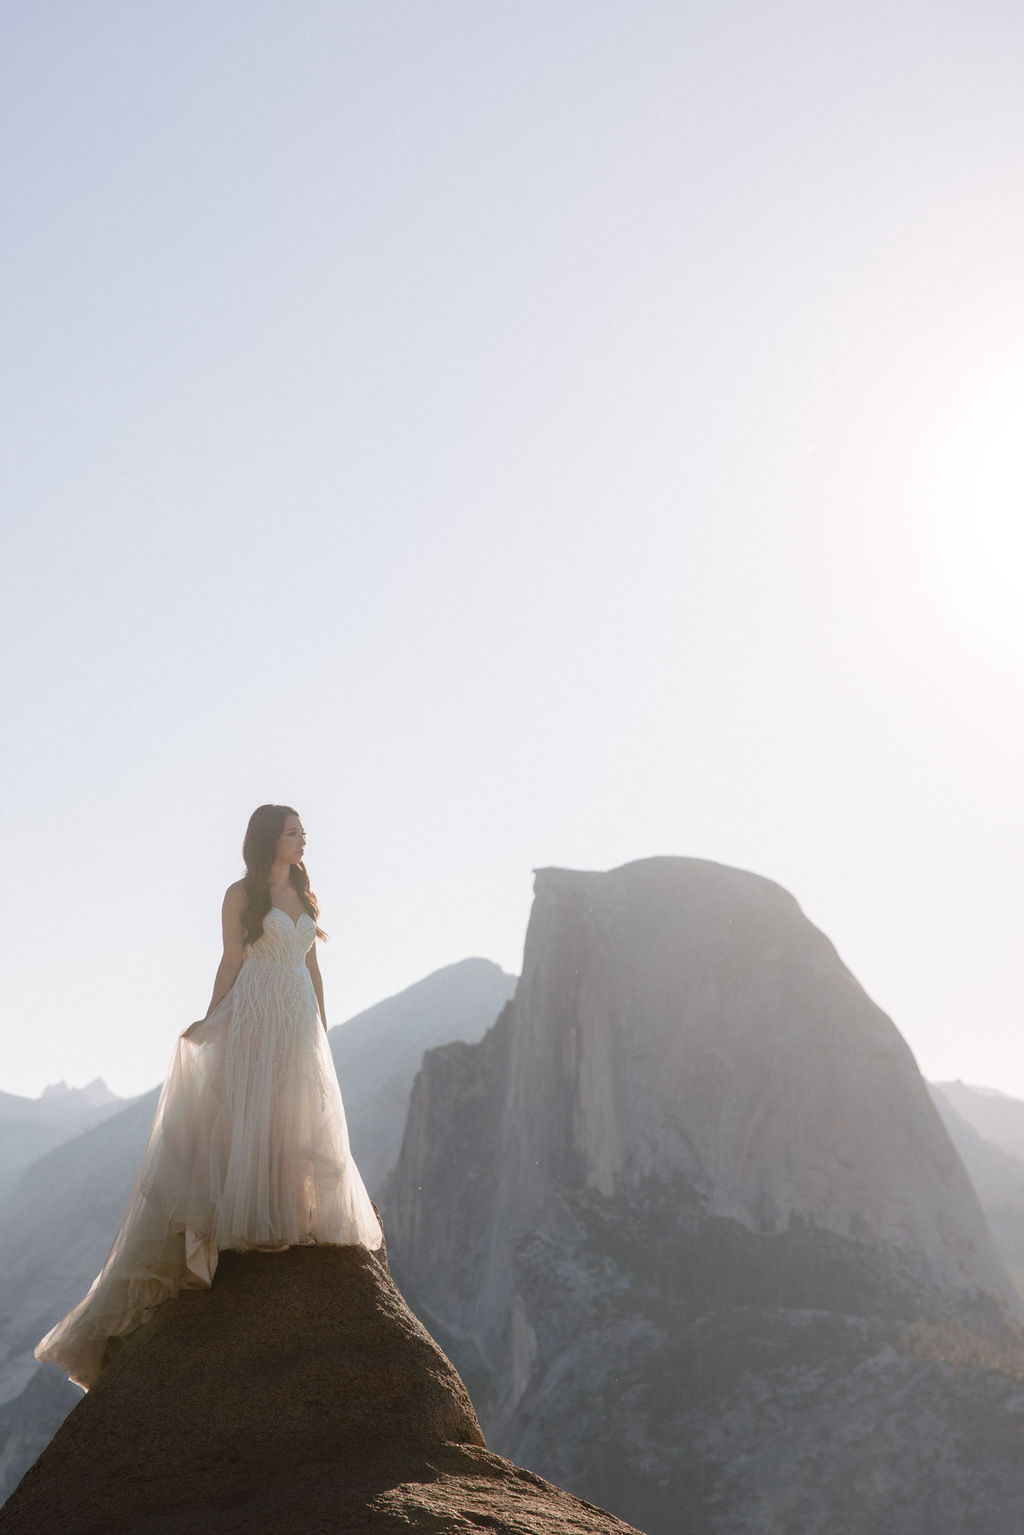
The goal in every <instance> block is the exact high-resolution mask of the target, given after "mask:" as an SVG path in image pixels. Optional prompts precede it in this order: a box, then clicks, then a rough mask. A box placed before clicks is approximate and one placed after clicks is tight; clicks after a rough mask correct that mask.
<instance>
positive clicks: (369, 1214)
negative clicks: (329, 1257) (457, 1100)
mask: <svg viewBox="0 0 1024 1535" xmlns="http://www.w3.org/2000/svg"><path fill="white" fill-rule="evenodd" d="M315 937H316V929H315V924H314V922H313V919H312V918H311V917H310V916H308V915H306V914H305V913H304V914H303V915H302V916H301V917H300V918H299V920H298V921H297V922H293V921H292V919H291V917H289V916H288V914H287V913H286V912H283V911H280V910H279V909H278V908H277V907H272V908H271V910H270V911H269V912H268V914H267V916H266V918H265V919H264V926H263V933H262V935H261V937H260V938H259V939H258V940H257V941H256V942H255V943H254V944H252V945H251V946H250V947H249V948H248V949H247V950H246V952H245V957H244V959H243V962H242V968H241V970H240V971H239V974H238V978H237V980H236V981H235V984H234V986H233V987H232V989H231V991H230V992H229V993H228V995H227V996H226V997H225V998H224V1000H223V1001H222V1002H221V1003H220V1004H219V1006H218V1007H216V1008H215V1009H214V1011H213V1012H212V1013H211V1014H210V1015H209V1017H208V1018H206V1019H205V1020H204V1021H203V1022H202V1023H200V1024H196V1025H193V1027H192V1028H191V1029H190V1030H188V1031H187V1032H186V1033H185V1034H183V1035H182V1036H181V1038H180V1039H179V1040H178V1043H177V1049H176V1051H175V1055H174V1058H173V1060H172V1062H171V1069H170V1071H169V1073H168V1076H167V1080H166V1082H165V1083H164V1089H163V1092H162V1094H161V1096H160V1102H159V1104H158V1106H157V1111H156V1116H155V1118H154V1120H153V1128H152V1131H151V1132H150V1137H149V1144H148V1146H147V1148H146V1153H145V1156H144V1158H143V1162H142V1169H141V1171H140V1173H139V1177H138V1180H137V1182H136V1185H135V1188H134V1190H133V1192H132V1196H131V1199H130V1200H129V1202H128V1208H127V1210H126V1211H125V1214H124V1218H123V1219H122V1221H121V1225H120V1228H119V1230H118V1232H117V1236H116V1237H115V1239H114V1245H113V1247H112V1248H111V1250H110V1256H109V1257H108V1258H107V1261H106V1263H105V1264H104V1266H103V1269H102V1271H101V1272H100V1274H99V1275H98V1276H97V1277H96V1279H95V1280H94V1281H93V1284H92V1287H91V1289H90V1290H89V1293H88V1295H86V1297H85V1298H84V1300H82V1301H80V1302H79V1304H78V1305H77V1306H76V1307H75V1309H74V1310H73V1311H72V1312H70V1313H69V1314H68V1316H66V1317H65V1318H64V1320H63V1321H62V1322H59V1323H58V1324H57V1326H56V1327H54V1328H53V1329H52V1330H51V1331H50V1332H48V1333H47V1335H46V1337H45V1338H43V1340H42V1342H41V1343H40V1344H39V1345H38V1347H37V1348H36V1358H37V1359H39V1360H42V1361H45V1362H50V1363H54V1364H58V1365H60V1366H61V1368H62V1369H63V1370H64V1371H65V1372H66V1374H68V1375H69V1376H70V1378H71V1379H72V1380H73V1381H75V1382H76V1383H77V1384H78V1385H80V1386H82V1387H84V1388H85V1389H86V1390H88V1388H89V1386H90V1385H91V1384H92V1382H93V1381H94V1380H95V1378H96V1376H97V1375H98V1373H99V1370H100V1367H101V1365H102V1362H103V1356H104V1353H105V1352H106V1348H107V1340H108V1339H109V1338H111V1337H122V1336H124V1335H125V1334H126V1333H129V1332H131V1331H132V1330H133V1329H134V1328H135V1327H138V1326H139V1325H140V1324H141V1323H142V1322H144V1321H146V1320H147V1319H148V1317H149V1316H150V1315H151V1314H152V1312H153V1309H154V1307H156V1306H158V1305H159V1304H160V1302H161V1301H164V1300H167V1299H169V1297H171V1296H173V1295H176V1294H177V1293H178V1292H179V1291H180V1290H182V1289H187V1288H190V1287H198V1286H203V1285H208V1284H210V1283H211V1282H212V1280H213V1276H214V1272H215V1270H216V1267H217V1256H218V1253H219V1252H221V1251H222V1250H223V1249H226V1248H241V1249H246V1248H253V1247H263V1246H284V1245H288V1246H294V1245H296V1244H301V1243H316V1242H320V1243H332V1244H337V1245H348V1244H352V1243H361V1244H362V1245H364V1246H366V1247H370V1248H377V1247H379V1246H380V1244H381V1229H380V1223H379V1221H378V1219H377V1216H376V1214H375V1212H374V1209H373V1206H372V1204H371V1203H370V1198H369V1195H368V1194H367V1192H366V1189H365V1187H364V1186H363V1180H362V1178H361V1177H360V1175H359V1170H358V1168H357V1167H356V1165H355V1162H354V1161H353V1160H352V1155H351V1151H350V1149H349V1140H348V1127H347V1125H346V1122H345V1110H344V1107H343V1105H342V1100H341V1092H340V1090H339V1087H338V1079H337V1076H336V1074H335V1070H334V1061H333V1059H332V1057H331V1052H330V1048H329V1046H328V1044H327V1036H326V1034H325V1033H324V1030H323V1027H322V1025H321V1022H320V1015H319V1012H318V1009H317V1004H316V997H315V994H314V991H313V985H312V979H311V977H310V973H309V970H308V968H307V966H306V953H307V951H308V950H309V948H310V947H311V946H312V944H313V943H314V941H315Z"/></svg>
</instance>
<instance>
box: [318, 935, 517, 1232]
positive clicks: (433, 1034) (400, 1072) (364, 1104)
mask: <svg viewBox="0 0 1024 1535" xmlns="http://www.w3.org/2000/svg"><path fill="white" fill-rule="evenodd" d="M515 986H516V977H515V976H513V975H506V974H505V972H504V971H503V970H501V969H500V968H499V967H498V966H497V965H495V964H493V963H492V962H491V961H490V960H488V959H464V960H462V961H461V962H460V963H458V964H455V965H446V966H445V967H444V969H442V970H436V971H434V973H433V974H432V975H428V976H426V977H425V978H424V979H423V980H422V981H417V983H416V984H415V985H414V986H410V987H408V989H407V990H405V991H403V992H399V994H398V995H397V996H394V997H388V998H387V1000H386V1001H384V1002H378V1003H377V1004H376V1006H374V1007H371V1008H368V1009H367V1010H366V1012H363V1013H358V1014H357V1015H356V1016H355V1017H354V1018H350V1019H349V1020H348V1022H347V1023H343V1024H341V1025H340V1026H339V1027H338V1028H335V1029H331V1030H330V1031H329V1033H328V1039H329V1040H330V1044H331V1051H332V1053H333V1055H334V1064H335V1067H336V1068H337V1072H338V1080H339V1082H340V1083H341V1091H342V1096H343V1098H344V1100H345V1112H346V1114H347V1117H348V1127H349V1135H350V1137H351V1141H352V1150H353V1153H354V1155H355V1158H356V1161H357V1162H358V1164H359V1168H360V1171H361V1172H362V1175H363V1181H364V1182H365V1184H366V1186H367V1188H368V1189H369V1191H370V1193H371V1195H372V1196H373V1198H374V1199H376V1200H377V1201H378V1202H379V1201H380V1199H381V1197H382V1193H383V1188H384V1180H385V1178H386V1177H387V1174H388V1173H389V1172H390V1171H391V1169H392V1168H393V1167H394V1165H395V1163H396V1162H397V1161H398V1152H399V1148H400V1147H401V1144H402V1132H403V1131H404V1129H405V1119H406V1114H407V1112H408V1108H409V1093H410V1091H411V1090H412V1084H413V1081H414V1080H415V1077H416V1073H417V1072H418V1071H419V1068H420V1062H421V1060H422V1059H423V1052H424V1050H429V1049H431V1048H432V1047H433V1046H435V1045H440V1044H445V1043H447V1042H448V1041H449V1040H456V1039H461V1040H467V1041H470V1042H472V1041H475V1040H478V1039H480V1038H481V1036H482V1035H483V1034H484V1033H485V1032H486V1031H487V1029H489V1028H490V1026H491V1024H492V1023H493V1022H494V1020H495V1018H497V1016H498V1014H499V1013H500V1012H501V1009H502V1008H503V1007H504V1005H505V1003H506V1002H507V1001H508V999H509V998H510V997H511V995H512V993H513V992H514V991H515Z"/></svg>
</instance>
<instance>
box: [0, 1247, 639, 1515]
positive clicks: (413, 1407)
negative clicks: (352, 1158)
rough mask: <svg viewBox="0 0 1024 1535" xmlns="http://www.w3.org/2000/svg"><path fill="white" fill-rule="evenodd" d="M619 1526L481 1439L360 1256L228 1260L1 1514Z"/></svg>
mask: <svg viewBox="0 0 1024 1535" xmlns="http://www.w3.org/2000/svg"><path fill="white" fill-rule="evenodd" d="M396 1525H399V1526H403V1527H407V1528H412V1529H429V1530H453V1531H455V1530H471V1529H473V1528H478V1527H480V1526H482V1525H486V1526H487V1527H489V1528H494V1529H499V1530H504V1529H507V1530H509V1531H512V1530H515V1531H522V1530H538V1531H544V1530H548V1529H550V1530H552V1531H554V1530H563V1531H571V1530H579V1531H594V1532H595V1535H596V1532H606V1535H615V1532H616V1531H623V1530H624V1527H623V1526H622V1525H620V1524H619V1522H618V1521H617V1520H614V1519H612V1518H611V1517H610V1516H608V1515H606V1514H603V1513H602V1512H601V1511H600V1510H597V1509H594V1508H591V1507H589V1506H588V1505H586V1504H583V1503H580V1502H579V1501H578V1500H576V1499H574V1498H572V1497H570V1496H569V1495H568V1494H566V1493H562V1492H559V1491H558V1489H556V1488H552V1487H549V1486H547V1484H545V1483H543V1482H542V1481H540V1479H539V1478H537V1477H535V1476H533V1475H531V1474H530V1473H528V1472H523V1471H520V1470H518V1469H517V1468H516V1467H515V1466H512V1465H511V1464H509V1463H508V1462H506V1461H503V1460H502V1459H501V1458H500V1457H498V1456H496V1455H491V1454H489V1453H488V1452H487V1450H486V1449H485V1447H484V1444H483V1436H482V1434H481V1432H480V1428H479V1425H478V1423H477V1420H476V1416H475V1414H474V1412H473V1408H472V1404H471V1403H470V1400H469V1397H468V1396H467V1394H466V1390H465V1387H464V1386H463V1384H462V1382H461V1381H460V1379H459V1377H458V1375H457V1374H456V1373H455V1371H454V1369H453V1368H452V1366H451V1365H450V1364H449V1362H448V1360H447V1359H446V1358H445V1357H444V1355H443V1354H442V1353H441V1351H440V1350H439V1349H438V1348H437V1346H436V1344H435V1343H434V1342H433V1340H432V1339H431V1338H430V1337H429V1336H428V1334H427V1333H426V1332H425V1331H424V1330H423V1328H422V1327H421V1326H420V1324H419V1323H418V1322H417V1321H416V1320H415V1318H414V1317H413V1316H412V1315H411V1313H410V1312H409V1310H408V1308H407V1307H406V1306H405V1304H404V1302H403V1300H402V1298H401V1296H400V1295H399V1293H398V1291H397V1290H396V1289H395V1287H394V1285H393V1284H392V1283H391V1280H390V1278H389V1276H388V1273H387V1269H386V1265H385V1263H384V1262H382V1261H381V1260H380V1258H379V1257H378V1256H377V1255H374V1254H371V1253H369V1252H367V1251H366V1250H365V1249H362V1248H355V1247H345V1248H330V1247H327V1248H296V1249H292V1250H291V1251H289V1252H287V1253H281V1254H261V1253H248V1254H226V1255H224V1256H223V1257H222V1260H221V1266H220V1268H219V1269H218V1273H217V1279H216V1282H215V1284H214V1286H213V1288H212V1289H211V1290H209V1291H204V1292H198V1293H192V1294H189V1295H186V1296H182V1297H179V1299H177V1300H175V1301H171V1302H168V1303H167V1304H166V1305H164V1306H162V1307H161V1308H160V1309H159V1311H158V1312H157V1313H156V1315H155V1316H154V1318H153V1320H152V1321H151V1322H150V1323H149V1324H148V1325H147V1326H146V1327H143V1328H140V1329H139V1331H138V1332H137V1333H134V1334H133V1335H132V1336H131V1337H130V1338H129V1339H128V1340H127V1342H126V1343H125V1344H124V1345H123V1347H122V1348H121V1350H120V1351H119V1353H118V1354H117V1355H116V1356H115V1357H114V1358H113V1360H112V1361H111V1363H110V1364H109V1365H108V1366H107V1367H106V1369H105V1370H104V1371H103V1373H102V1375H101V1376H100V1378H99V1380H98V1381H97V1383H96V1385H95V1386H94V1387H93V1389H92V1391H90V1392H89V1394H88V1396H86V1397H85V1398H84V1399H83V1400H82V1402H81V1403H80V1405H79V1406H78V1407H77V1408H76V1409H75V1411H74V1412H73V1413H72V1414H71V1416H70V1417H69V1418H68V1419H67V1421H66V1422H65V1423H64V1425H63V1427H62V1428H61V1429H60V1431H59V1432H58V1433H57V1435H56V1437H55V1438H54V1440H53V1442H52V1443H51V1445H50V1446H49V1448H48V1449H47V1450H46V1451H45V1453H44V1454H43V1456H42V1457H41V1458H40V1460H39V1461H38V1462H37V1463H36V1465H35V1466H34V1467H33V1468H32V1470H31V1471H30V1472H29V1473H28V1475H27V1476H26V1477H25V1478H24V1479H23V1481H22V1483H21V1485H20V1487H19V1488H18V1490H17V1491H16V1492H15V1494H14V1495H13V1497H12V1498H10V1499H9V1500H8V1502H7V1504H6V1505H5V1506H4V1508H3V1510H2V1511H0V1530H2V1531H3V1532H4V1535H22V1532H29V1531H31V1532H33V1535H36V1532H40V1531H44V1530H60V1531H62V1532H65V1535H101V1532H102V1535H122V1532H123V1535H144V1532H147V1531H153V1532H154V1535H156V1532H160V1535H171V1532H179V1531H180V1532H182V1535H185V1532H190V1535H193V1532H196V1531H199V1530H201V1531H203V1532H204V1535H205V1532H220V1531H224V1532H227V1531H245V1532H247V1535H260V1532H263V1531H266V1532H268V1535H269V1532H271V1531H273V1532H276V1535H281V1532H284V1535H287V1532H289V1531H302V1532H304V1535H309V1532H313V1531H353V1530H362V1529H366V1530H381V1531H383V1530H393V1529H394V1528H395V1527H396Z"/></svg>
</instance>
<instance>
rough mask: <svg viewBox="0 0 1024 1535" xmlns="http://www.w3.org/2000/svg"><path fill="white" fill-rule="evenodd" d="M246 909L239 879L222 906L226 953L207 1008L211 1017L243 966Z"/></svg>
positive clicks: (231, 887)
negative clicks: (243, 922)
mask: <svg viewBox="0 0 1024 1535" xmlns="http://www.w3.org/2000/svg"><path fill="white" fill-rule="evenodd" d="M244 910H245V886H244V885H243V884H242V881H241V880H239V881H238V884H237V885H229V887H228V890H227V894H226V895H225V897H224V905H223V906H222V907H221V914H220V922H221V930H222V932H223V934H224V953H223V955H222V957H221V962H220V964H219V965H218V966H217V974H216V977H215V979H214V982H213V996H212V997H211V998H210V1005H209V1007H208V1008H207V1009H206V1016H207V1018H209V1016H210V1014H211V1013H212V1012H213V1010H214V1008H215V1007H216V1006H217V1003H218V1002H223V1000H224V998H225V997H226V996H227V994H228V992H229V991H230V990H231V988H232V986H233V985H234V984H235V981H236V980H237V979H238V972H239V970H241V968H242V950H243V948H244V944H243V942H242V912H243V911H244Z"/></svg>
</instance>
